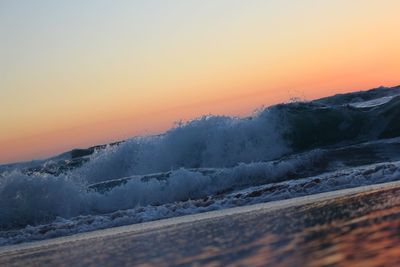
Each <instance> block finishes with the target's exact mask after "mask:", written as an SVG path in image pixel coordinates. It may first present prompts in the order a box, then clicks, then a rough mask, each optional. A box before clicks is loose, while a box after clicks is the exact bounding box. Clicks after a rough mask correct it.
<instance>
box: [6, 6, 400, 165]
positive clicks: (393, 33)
mask: <svg viewBox="0 0 400 267" xmlns="http://www.w3.org/2000/svg"><path fill="white" fill-rule="evenodd" d="M399 11H400V1H398V0H392V1H391V0H381V1H378V0H373V1H372V0H353V1H348V0H332V1H328V0H326V1H322V0H321V1H316V0H315V1H311V0H303V1H292V0H290V1H289V0H286V1H285V0H276V1H274V0H268V1H267V0H242V1H238V0H196V1H195V0H168V1H166V0H158V1H156V0H141V1H139V0H138V1H134V0H132V1H122V0H121V1H111V0H109V1H101V0H91V1H88V0H87V1H80V0H79V1H78V0H76V1H74V0H68V1H53V0H48V1H45V0H38V1H31V0H26V1H20V0H9V1H7V0H0V127H1V128H0V129H1V130H0V163H6V162H13V161H21V160H30V159H34V158H41V157H46V156H50V155H54V154H57V153H60V152H62V151H65V150H69V149H71V148H75V147H87V146H90V145H95V144H100V143H107V142H110V141H115V140H121V139H125V138H127V137H132V136H135V135H146V134H154V133H160V132H162V131H165V130H166V129H168V128H170V127H172V126H173V123H174V122H176V121H178V120H181V119H182V120H188V119H192V118H196V117H198V116H200V115H203V114H220V115H222V114H223V115H238V116H245V115H249V114H251V112H252V111H253V110H254V109H256V108H258V107H260V106H262V105H270V104H274V103H278V102H282V101H287V100H288V99H289V98H291V97H300V98H302V99H314V98H317V97H322V96H327V95H330V94H334V93H339V92H349V91H354V90H360V89H368V88H373V87H377V86H381V85H383V86H394V85H398V84H400V30H399V29H400V15H399Z"/></svg>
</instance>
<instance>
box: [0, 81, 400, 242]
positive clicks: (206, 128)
mask: <svg viewBox="0 0 400 267" xmlns="http://www.w3.org/2000/svg"><path fill="white" fill-rule="evenodd" d="M399 179H400V87H396V88H377V89H373V90H370V91H364V92H357V93H351V94H343V95H337V96H333V97H328V98H324V99H319V100H315V101H311V102H297V103H286V104H280V105H275V106H271V107H268V108H265V109H263V110H260V111H258V112H257V113H256V114H254V115H253V116H250V117H246V118H237V117H224V116H206V117H201V118H199V119H196V120H193V121H190V122H187V123H182V124H179V125H176V126H175V127H174V128H172V129H170V130H169V131H167V132H165V133H164V134H161V135H158V136H147V137H136V138H132V139H130V140H125V141H122V142H118V143H114V144H110V145H102V146H97V147H93V148H88V149H76V150H73V151H69V152H66V153H63V154H62V155H59V156H56V157H53V158H49V159H46V160H40V161H32V162H24V163H16V164H9V165H2V166H0V245H7V244H15V243H20V242H27V241H33V240H42V239H47V238H52V237H57V236H64V235H71V234H74V233H80V232H86V231H92V230H96V229H104V228H108V227H114V226H120V225H126V224H133V223H140V222H145V221H151V220H157V219H162V218H170V217H175V216H180V215H185V214H194V213H200V212H205V211H210V210H218V209H223V208H229V207H236V206H242V205H249V204H254V203H261V202H267V201H272V200H281V199H288V198H293V197H298V196H304V195H308V194H314V193H320V192H327V191H332V190H337V189H343V188H349V187H357V186H361V185H367V184H374V183H382V182H388V181H395V180H399Z"/></svg>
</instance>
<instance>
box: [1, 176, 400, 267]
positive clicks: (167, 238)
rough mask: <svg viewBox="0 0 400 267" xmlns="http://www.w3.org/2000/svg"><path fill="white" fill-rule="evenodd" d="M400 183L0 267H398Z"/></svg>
mask: <svg viewBox="0 0 400 267" xmlns="http://www.w3.org/2000/svg"><path fill="white" fill-rule="evenodd" d="M399 255H400V182H394V183H388V184H383V185H374V186H366V187H361V188H355V189H346V190H340V191H336V192H329V193H324V194H318V195H313V196H307V197H302V198H297V199H289V200H284V201H277V202H270V203H265V204H258V205H253V206H248V207H240V208H234V209H229V210H223V211H216V212H208V213H204V214H197V215H190V216H184V217H179V218H173V219H167V220H162V221H158V222H151V223H144V224H139V225H132V226H124V227H118V228H113V229H107V230H101V231H96V232H92V233H86V234H80V235H76V236H70V237H65V238H57V239H53V240H46V241H40V242H33V243H27V244H21V245H15V246H9V247H2V248H0V266H133V265H142V266H170V265H174V266H187V265H195V266H196V265H210V266H226V265H233V266H400V257H399Z"/></svg>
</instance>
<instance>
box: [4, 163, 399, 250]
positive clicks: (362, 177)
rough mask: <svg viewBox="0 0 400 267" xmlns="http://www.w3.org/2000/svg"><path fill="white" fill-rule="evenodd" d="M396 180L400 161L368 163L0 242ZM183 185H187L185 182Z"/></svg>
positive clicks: (9, 235) (22, 233)
mask: <svg viewBox="0 0 400 267" xmlns="http://www.w3.org/2000/svg"><path fill="white" fill-rule="evenodd" d="M249 167H250V166H249ZM184 172H185V171H182V172H181V171H179V172H178V174H177V176H176V178H175V179H173V180H175V182H174V183H172V185H171V186H176V185H177V184H180V183H181V182H182V181H181V180H179V178H178V177H179V175H183V174H184ZM187 175H188V173H185V175H184V177H186V178H185V179H184V180H185V181H186V180H187V178H188V177H187ZM190 175H194V176H192V178H191V179H193V180H192V181H194V183H192V184H190V185H189V188H190V189H192V190H195V191H197V190H198V186H199V184H196V181H197V182H199V180H197V179H200V180H203V179H205V178H200V177H197V178H196V174H192V173H191V174H190ZM399 179H400V162H393V163H383V164H372V165H369V166H363V167H358V168H351V169H346V170H341V171H336V172H332V173H327V174H324V175H319V176H316V177H309V178H305V179H300V180H291V181H285V182H280V183H274V184H267V185H260V186H253V187H246V188H244V189H238V190H235V191H234V192H231V193H228V194H225V195H222V196H214V197H207V198H203V199H197V200H196V199H194V200H190V199H188V200H186V201H179V202H168V203H165V204H162V205H143V206H140V207H136V208H133V209H125V210H118V211H115V212H111V213H105V214H88V215H80V216H76V217H71V218H68V219H66V218H62V217H57V218H55V220H53V221H52V222H51V223H49V224H43V225H37V226H26V227H24V228H22V229H18V230H9V231H3V232H0V245H6V244H15V243H19V242H26V241H33V240H41V239H46V238H50V237H56V236H64V235H70V234H74V233H81V232H87V231H91V230H96V229H104V228H109V227H114V226H121V225H127V224H132V223H139V222H145V221H151V220H157V219H162V218H170V217H175V216H180V215H186V214H194V213H200V212H205V211H211V210H218V209H223V208H228V207H235V206H241V205H248V204H255V203H261V202H267V201H273V200H280V199H287V198H293V197H299V196H304V195H309V194H315V193H321V192H327V191H332V190H338V189H343V188H351V187H356V186H360V185H368V184H375V183H382V182H390V181H395V180H399ZM175 183H176V184H175ZM186 185H188V184H187V182H186ZM204 185H205V184H203V183H200V188H203V189H204V188H205V187H204ZM149 186H150V185H149ZM179 186H180V185H179ZM67 187H68V186H67ZM128 188H130V187H129V186H128V187H126V188H125V189H121V190H122V191H123V190H129V189H128ZM184 188H187V187H184ZM61 191H62V190H61ZM115 192H116V193H117V192H118V193H117V194H111V195H108V196H103V197H104V198H108V199H107V200H106V199H104V200H106V201H107V202H109V201H110V200H113V201H114V203H118V204H120V203H119V201H120V200H117V199H115V198H116V197H117V196H118V195H119V193H121V191H115ZM174 192H175V191H174ZM147 193H148V192H147ZM183 194H184V193H183ZM98 197H99V196H98ZM125 197H126V196H122V198H123V201H124V202H125V201H126V199H124V198H125ZM91 201H94V199H91ZM56 204H59V203H56ZM97 204H98V203H97ZM69 207H70V206H69Z"/></svg>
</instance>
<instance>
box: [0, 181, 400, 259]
mask: <svg viewBox="0 0 400 267" xmlns="http://www.w3.org/2000/svg"><path fill="white" fill-rule="evenodd" d="M396 187H400V181H394V182H388V183H382V184H374V185H367V186H361V187H355V188H348V189H342V190H337V191H330V192H325V193H319V194H314V195H308V196H303V197H298V198H291V199H285V200H279V201H271V202H266V203H260V204H254V205H249V206H242V207H234V208H228V209H222V210H217V211H210V212H204V213H198V214H192V215H184V216H179V217H173V218H168V219H162V220H157V221H151V222H145V223H139V224H132V225H125V226H119V227H114V228H107V229H102V230H96V231H92V232H85V233H79V234H75V235H71V236H65V237H57V238H53V239H46V240H40V241H33V242H28V243H21V244H17V245H8V246H3V247H0V255H1V256H7V255H13V254H18V253H19V252H21V251H24V250H40V249H41V248H48V247H52V246H56V245H62V244H65V243H70V242H78V241H84V240H90V239H94V238H105V237H112V236H120V235H123V234H126V233H140V232H149V231H152V230H156V229H160V228H165V227H169V226H176V225H180V224H187V223H193V222H199V221H205V220H212V219H217V218H222V217H226V216H232V215H243V214H246V213H251V212H256V211H261V210H262V211H266V212H267V211H275V210H280V209H285V208H290V207H297V206H303V205H307V204H312V203H316V202H321V201H327V200H332V199H335V198H340V197H344V196H350V195H353V194H358V193H364V192H374V191H377V192H378V191H382V190H388V189H392V188H396Z"/></svg>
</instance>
